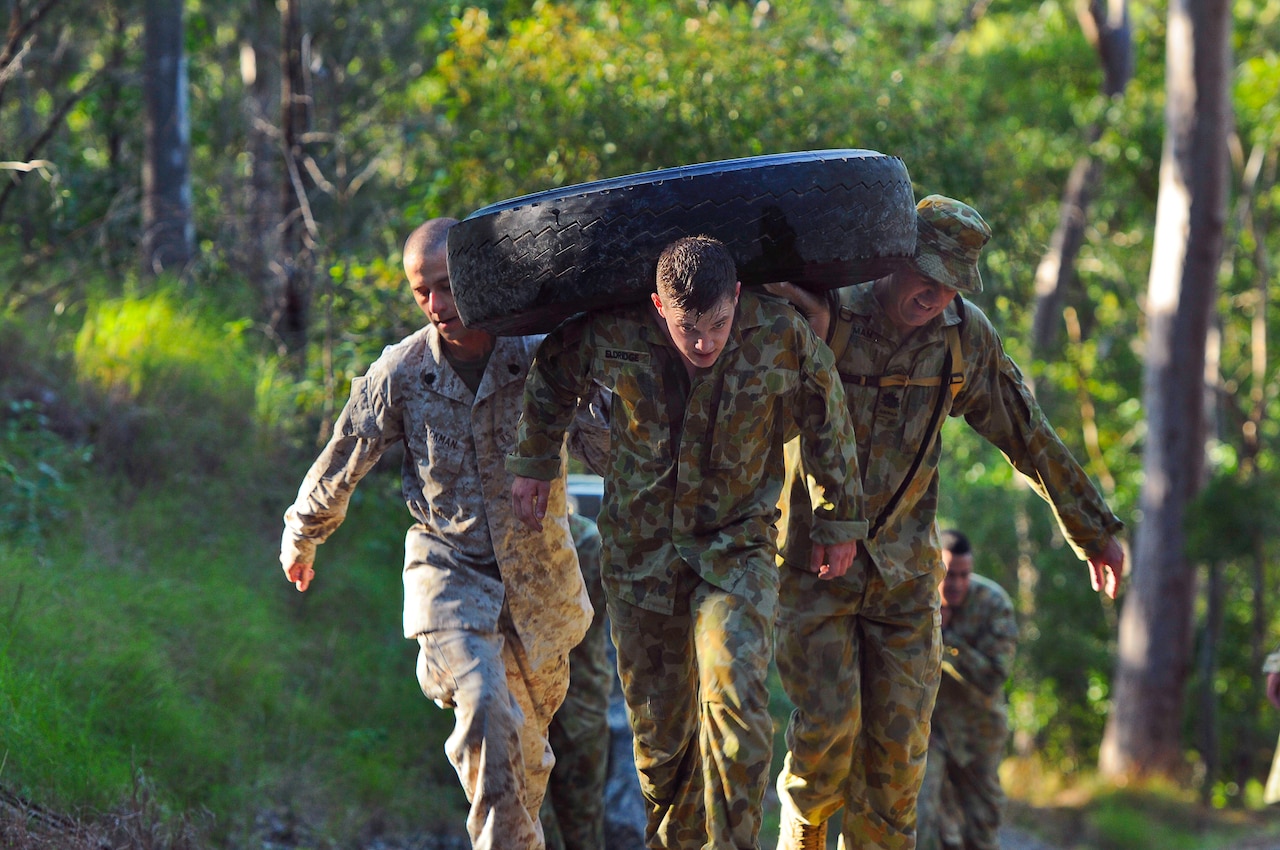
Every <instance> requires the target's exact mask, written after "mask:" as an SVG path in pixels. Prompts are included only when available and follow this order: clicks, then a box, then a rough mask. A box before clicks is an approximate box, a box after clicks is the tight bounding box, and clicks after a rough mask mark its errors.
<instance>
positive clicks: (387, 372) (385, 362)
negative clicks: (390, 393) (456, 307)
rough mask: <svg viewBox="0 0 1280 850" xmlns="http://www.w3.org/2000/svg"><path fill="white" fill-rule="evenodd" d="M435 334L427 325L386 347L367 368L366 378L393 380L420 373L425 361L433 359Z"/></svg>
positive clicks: (433, 329)
mask: <svg viewBox="0 0 1280 850" xmlns="http://www.w3.org/2000/svg"><path fill="white" fill-rule="evenodd" d="M435 332H436V331H435V328H433V327H431V326H430V325H428V326H427V327H425V328H422V329H420V330H418V331H415V332H414V333H411V334H409V335H408V336H407V337H405V338H404V339H402V340H400V341H399V342H396V343H392V344H391V345H388V346H387V347H386V348H384V349H382V353H381V354H380V355H378V359H377V360H375V361H374V362H373V365H371V366H370V367H369V371H368V372H366V373H365V374H366V376H367V377H370V378H390V379H392V380H394V379H395V378H397V377H398V376H399V375H400V374H402V373H404V372H406V371H411V372H415V373H416V372H417V371H420V370H421V368H422V366H423V364H424V362H425V361H427V360H434V359H435V358H434V355H433V354H432V348H431V339H432V336H433V335H434V334H435Z"/></svg>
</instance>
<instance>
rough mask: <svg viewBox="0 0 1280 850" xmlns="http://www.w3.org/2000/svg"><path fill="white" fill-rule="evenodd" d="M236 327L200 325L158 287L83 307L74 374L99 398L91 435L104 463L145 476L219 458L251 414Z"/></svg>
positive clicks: (196, 468)
mask: <svg viewBox="0 0 1280 850" xmlns="http://www.w3.org/2000/svg"><path fill="white" fill-rule="evenodd" d="M243 327H244V324H243V323H234V322H233V323H226V324H223V325H222V326H220V327H219V326H218V325H216V324H213V323H209V322H203V321H201V320H200V318H199V316H198V313H197V311H196V310H195V309H194V308H193V305H191V304H190V303H187V302H183V301H181V300H180V297H179V295H178V294H177V293H176V292H173V291H170V290H165V289H161V290H158V291H156V292H155V293H153V294H150V295H145V296H141V297H137V298H130V297H126V298H121V299H113V300H109V301H103V302H99V303H98V304H97V305H96V306H95V307H94V308H93V309H92V310H91V311H90V312H89V314H88V315H87V316H86V318H85V322H84V325H83V326H82V327H81V329H80V332H79V334H78V335H77V337H76V341H75V362H76V370H77V376H78V378H79V380H80V382H81V385H82V386H83V387H84V388H85V390H86V392H88V393H90V394H92V395H93V397H95V398H97V399H99V408H98V410H97V421H96V422H95V423H94V430H95V439H96V442H97V443H98V445H99V446H100V448H101V452H100V455H101V457H102V459H103V461H104V462H105V463H106V464H107V465H108V467H109V468H111V469H114V470H118V471H123V472H125V473H126V474H128V475H129V476H130V477H131V478H132V479H133V480H135V481H138V482H145V481H150V480H155V479H156V478H158V477H160V476H172V475H183V474H186V475H191V474H196V473H199V472H210V471H215V470H217V469H219V468H220V467H221V466H222V465H223V464H224V463H225V461H226V460H227V458H228V457H229V456H230V455H231V450H232V449H233V448H234V447H235V446H236V445H237V444H238V443H239V441H240V440H241V438H242V435H243V434H244V433H247V432H250V431H251V430H252V426H253V418H252V416H253V413H254V411H255V403H254V390H255V376H254V374H253V372H252V371H251V368H250V364H251V360H250V359H249V357H248V354H247V351H246V349H245V345H244V342H243V339H242V332H243Z"/></svg>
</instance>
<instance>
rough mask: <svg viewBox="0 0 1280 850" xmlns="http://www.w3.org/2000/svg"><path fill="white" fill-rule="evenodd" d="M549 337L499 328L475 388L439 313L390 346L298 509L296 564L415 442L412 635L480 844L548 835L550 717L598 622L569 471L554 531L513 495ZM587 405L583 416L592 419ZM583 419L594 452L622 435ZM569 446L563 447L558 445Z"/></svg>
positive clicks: (409, 488)
mask: <svg viewBox="0 0 1280 850" xmlns="http://www.w3.org/2000/svg"><path fill="white" fill-rule="evenodd" d="M539 339H540V338H538V337H532V338H530V337H524V338H521V337H499V338H497V339H496V341H495V345H494V348H493V351H492V353H491V354H490V356H489V360H488V363H487V365H486V367H485V371H484V375H483V378H482V380H481V382H480V385H479V387H478V391H477V392H475V393H473V392H472V391H471V390H470V389H469V388H468V386H467V385H466V384H465V383H464V381H463V380H462V379H461V378H460V377H459V376H458V374H457V372H455V371H454V369H453V368H452V366H451V365H450V364H449V362H448V360H447V358H446V357H445V355H444V353H443V352H442V349H441V343H440V339H439V334H438V331H437V330H436V328H435V327H434V326H428V327H426V328H423V329H422V330H420V331H418V332H417V333H414V334H412V335H411V336H409V337H406V338H405V339H404V340H402V341H401V342H399V343H397V344H396V345H393V346H389V347H388V348H387V349H386V350H384V351H383V353H382V355H381V357H379V358H378V360H377V361H376V362H375V363H374V364H373V365H372V366H371V367H370V368H369V370H368V372H367V373H366V374H365V375H364V376H363V377H360V378H356V379H355V380H354V381H353V382H352V386H351V397H350V399H349V400H348V402H347V404H346V406H345V408H344V409H343V411H342V414H341V415H340V416H339V418H338V421H337V423H336V424H335V426H334V434H333V438H332V439H331V440H330V441H329V443H328V445H327V446H325V448H324V450H323V451H322V452H321V454H320V456H319V457H318V458H317V459H316V461H315V463H314V464H313V465H312V467H311V469H310V471H309V472H308V473H307V476H306V478H305V480H304V481H303V483H302V486H301V488H300V489H299V491H298V497H297V500H296V501H295V502H294V504H293V506H291V507H290V508H289V509H288V511H287V513H286V514H285V531H284V537H283V541H282V543H281V553H280V560H281V563H282V564H285V565H288V564H290V563H312V562H313V561H314V559H315V549H316V546H317V545H319V544H321V543H323V542H324V541H325V540H326V539H328V537H329V536H330V535H331V534H332V533H333V532H334V531H335V530H336V529H337V528H338V526H339V525H340V524H341V522H342V520H343V519H344V517H345V516H346V512H347V505H348V503H349V501H350V497H351V493H352V491H353V490H354V489H355V487H356V485H357V484H358V483H359V481H360V480H361V479H362V478H363V477H364V476H365V474H366V473H368V472H369V470H370V469H372V468H373V466H374V464H375V463H376V462H377V461H378V459H379V458H380V457H381V456H382V454H383V452H385V451H386V450H387V449H388V448H390V447H391V446H393V445H395V444H403V446H404V449H405V452H404V461H403V469H402V473H403V474H402V491H403V495H404V500H405V504H406V505H407V506H408V508H409V512H410V514H412V516H413V518H414V519H415V520H416V523H415V524H414V525H413V526H412V527H411V528H410V529H409V531H408V534H407V535H406V538H405V563H404V571H403V578H404V613H403V619H404V634H405V636H406V637H408V638H411V639H417V641H418V642H419V653H418V680H419V683H420V684H421V686H422V690H423V692H424V693H425V694H426V695H427V696H428V697H429V698H431V699H433V700H434V701H436V702H437V703H438V704H439V705H441V706H443V707H450V708H453V709H454V712H455V719H454V724H455V725H454V731H453V733H452V734H451V735H450V737H449V739H448V741H447V742H446V744H445V749H446V753H447V755H448V757H449V761H450V762H451V763H452V764H453V766H454V768H455V769H456V770H457V772H458V777H459V779H460V781H461V783H462V786H463V788H464V789H465V790H466V793H467V798H468V800H469V801H470V802H471V811H470V813H469V816H468V818H467V829H468V832H469V834H470V836H471V841H472V845H473V846H474V847H475V848H476V849H477V850H491V848H492V849H493V850H510V848H519V850H526V849H527V848H534V850H538V848H541V847H542V846H543V838H542V829H541V826H540V825H539V822H538V809H539V807H540V806H541V804H542V798H543V794H544V793H545V790H546V783H547V777H548V774H549V773H550V771H551V766H552V763H553V761H554V757H553V755H552V752H551V748H550V746H549V745H548V743H547V725H548V724H549V723H550V721H551V716H552V714H553V713H554V712H555V710H556V708H557V707H558V706H559V705H560V702H561V700H562V699H563V698H564V694H565V689H566V687H567V686H568V665H567V663H566V656H567V655H568V653H569V650H570V649H571V648H572V647H573V646H574V645H576V644H577V643H578V641H579V640H580V639H581V638H582V635H583V634H584V633H585V632H586V629H587V626H588V625H589V624H590V622H591V613H592V610H591V604H590V602H589V600H588V596H587V589H586V586H585V585H584V583H583V580H582V575H581V573H580V572H579V570H578V559H577V556H576V555H575V553H574V549H573V545H572V540H571V539H570V536H569V523H568V518H567V514H566V507H565V487H564V479H563V477H559V478H557V479H556V480H555V481H554V482H553V484H552V488H551V499H550V505H549V508H548V515H547V521H546V522H545V523H544V526H543V528H544V530H543V532H541V533H539V532H534V531H530V530H529V529H527V528H526V527H525V526H524V525H523V524H522V523H520V522H519V521H518V520H517V519H516V517H515V515H514V514H513V513H512V511H511V509H510V502H511V496H510V492H511V476H509V475H508V474H507V473H506V471H505V469H504V466H503V459H504V457H505V456H506V454H507V452H509V451H510V450H511V449H512V448H513V446H514V445H515V433H516V422H517V419H518V416H519V407H520V403H521V398H522V395H523V388H524V380H525V376H526V374H527V373H528V368H529V364H530V362H531V361H532V359H533V352H534V350H535V348H536V346H537V343H538V341H539ZM588 413H589V409H588V408H587V407H586V406H585V405H584V406H583V410H582V415H581V416H579V418H578V419H576V420H575V426H579V425H584V424H586V423H587V422H588V420H589V417H588V416H587V414H588ZM598 425H599V427H597V428H595V429H594V430H593V429H590V428H587V429H583V428H580V427H575V428H574V429H573V431H572V437H571V438H572V439H573V440H575V441H582V440H587V441H591V440H595V443H594V444H592V445H590V446H588V445H586V444H583V445H582V446H581V447H580V448H581V451H580V452H579V453H580V454H582V455H583V456H584V457H589V456H591V455H592V454H593V453H597V452H599V451H600V450H601V446H602V445H603V446H607V439H608V434H607V430H605V428H604V424H603V422H602V421H601V422H600V423H598ZM563 450H564V449H563V446H559V445H558V446H555V447H550V448H549V451H551V452H552V453H553V454H554V453H557V452H563Z"/></svg>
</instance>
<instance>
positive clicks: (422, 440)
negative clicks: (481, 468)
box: [414, 425, 467, 483]
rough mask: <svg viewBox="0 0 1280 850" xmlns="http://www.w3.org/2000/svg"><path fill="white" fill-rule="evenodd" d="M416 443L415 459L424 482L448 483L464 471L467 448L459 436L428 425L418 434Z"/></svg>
mask: <svg viewBox="0 0 1280 850" xmlns="http://www.w3.org/2000/svg"><path fill="white" fill-rule="evenodd" d="M415 442H416V443H417V445H416V446H414V457H415V458H416V460H417V462H418V472H419V476H420V477H421V478H422V480H423V481H427V480H431V479H434V480H435V481H438V482H445V483H447V482H449V481H452V480H453V479H455V478H456V477H457V475H458V473H459V472H460V471H461V470H462V458H463V454H464V453H465V452H466V450H467V446H466V445H465V444H464V442H463V439H462V438H460V437H458V436H457V435H455V434H451V433H449V432H448V431H442V430H440V429H439V428H432V427H431V426H430V425H426V426H423V428H422V430H421V431H420V432H419V433H418V434H417V440H416V441H415Z"/></svg>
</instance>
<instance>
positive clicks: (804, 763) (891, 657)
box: [776, 552, 942, 850]
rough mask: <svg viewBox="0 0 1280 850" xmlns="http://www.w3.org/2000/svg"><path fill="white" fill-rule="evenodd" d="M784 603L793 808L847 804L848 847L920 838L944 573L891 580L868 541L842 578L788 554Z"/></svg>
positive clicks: (819, 816) (784, 792) (781, 633)
mask: <svg viewBox="0 0 1280 850" xmlns="http://www.w3.org/2000/svg"><path fill="white" fill-rule="evenodd" d="M778 607H779V615H778V644H777V650H776V653H777V655H776V657H777V662H778V672H779V674H780V676H781V679H782V686H783V689H784V690H785V691H786V693H787V696H788V697H790V698H791V701H792V702H793V703H794V704H795V706H796V709H795V711H793V712H792V714H791V720H790V723H789V724H788V726H787V736H786V740H787V757H786V761H785V763H784V764H783V768H782V772H781V773H780V774H779V775H778V794H779V796H780V798H781V802H782V806H783V809H784V813H786V814H787V815H788V816H791V817H798V818H799V819H800V820H802V821H804V822H806V823H811V824H819V823H823V822H825V821H826V820H827V819H828V818H829V817H831V816H832V815H833V814H835V813H836V811H838V810H839V809H840V808H841V807H842V806H843V807H844V810H845V811H844V817H843V821H842V827H841V835H840V838H841V846H842V847H844V848H846V850H855V848H873V847H874V848H881V849H882V850H912V848H914V847H915V839H916V795H917V794H918V793H919V790H920V782H921V780H922V779H923V778H924V768H925V755H926V753H927V752H928V747H929V719H930V717H931V715H932V712H933V702H934V698H935V697H936V695H937V692H938V682H939V679H940V675H941V673H940V669H941V668H940V664H941V648H942V639H941V632H940V622H941V618H940V615H939V613H938V575H937V574H936V573H931V574H927V575H923V576H920V577H918V578H914V579H911V580H910V581H907V582H904V583H902V584H899V585H897V586H895V587H891V588H890V587H886V586H885V584H884V582H883V581H882V580H881V578H880V574H879V572H878V571H877V570H876V569H875V567H874V566H872V565H871V564H870V561H869V559H868V558H867V557H866V555H865V553H861V552H860V553H859V556H858V558H857V560H855V561H854V564H853V566H852V567H851V568H850V570H849V573H848V574H846V575H845V576H844V577H843V578H840V579H835V580H832V581H823V580H821V579H819V578H818V577H817V576H815V575H814V574H812V573H810V572H807V571H805V570H800V569H794V568H791V567H786V566H784V567H783V568H782V587H781V590H780V594H779V605H778Z"/></svg>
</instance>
